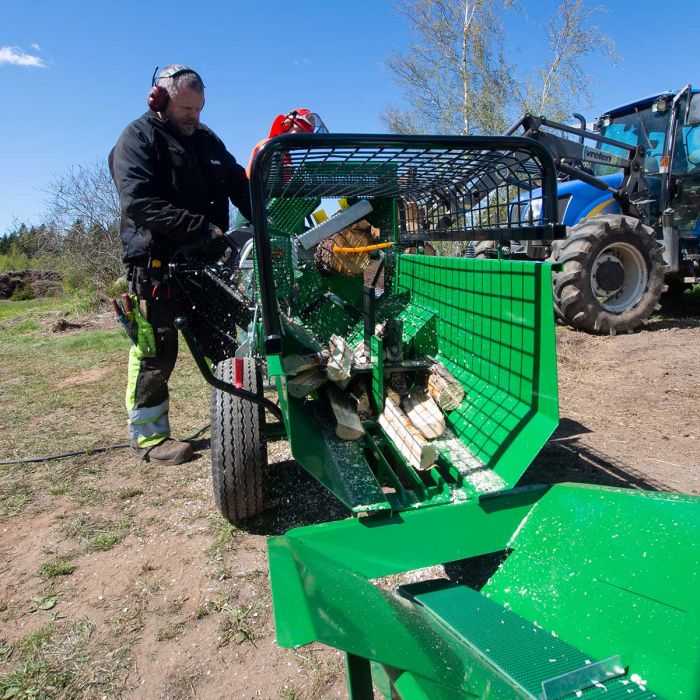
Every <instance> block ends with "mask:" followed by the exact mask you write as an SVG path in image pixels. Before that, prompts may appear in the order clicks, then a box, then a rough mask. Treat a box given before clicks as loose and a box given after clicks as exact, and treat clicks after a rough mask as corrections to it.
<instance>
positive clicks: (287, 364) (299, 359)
mask: <svg viewBox="0 0 700 700" xmlns="http://www.w3.org/2000/svg"><path fill="white" fill-rule="evenodd" d="M323 359H324V358H323V356H322V355H321V354H320V353H316V354H314V355H287V357H285V358H284V359H283V361H282V362H283V364H284V371H285V373H286V375H287V376H288V377H293V376H295V375H297V374H300V373H301V372H306V371H307V370H310V369H314V368H317V367H320V366H321V365H322V364H323Z"/></svg>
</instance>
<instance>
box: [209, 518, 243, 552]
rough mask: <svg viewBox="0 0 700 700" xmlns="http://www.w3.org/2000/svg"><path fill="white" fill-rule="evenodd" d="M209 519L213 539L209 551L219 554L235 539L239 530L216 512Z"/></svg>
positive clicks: (238, 534) (239, 532)
mask: <svg viewBox="0 0 700 700" xmlns="http://www.w3.org/2000/svg"><path fill="white" fill-rule="evenodd" d="M210 519H211V535H212V539H213V541H212V545H211V549H210V552H211V553H212V554H213V555H215V556H221V555H222V554H223V552H224V551H226V550H227V549H229V547H230V545H231V544H233V542H235V541H236V539H237V538H238V537H239V536H240V534H241V531H240V530H239V529H238V528H237V527H235V526H234V525H231V523H229V522H228V521H227V520H225V519H224V518H222V517H221V516H220V515H218V514H215V515H212V516H211V517H210Z"/></svg>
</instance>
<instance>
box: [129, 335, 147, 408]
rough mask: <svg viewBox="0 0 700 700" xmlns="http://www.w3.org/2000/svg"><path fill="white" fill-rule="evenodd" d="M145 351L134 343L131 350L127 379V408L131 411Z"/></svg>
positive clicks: (134, 401)
mask: <svg viewBox="0 0 700 700" xmlns="http://www.w3.org/2000/svg"><path fill="white" fill-rule="evenodd" d="M142 359H143V353H142V352H141V350H139V348H138V346H137V345H132V346H131V349H130V350H129V368H128V370H127V376H128V378H127V381H126V397H125V402H126V410H127V411H131V410H132V409H133V408H134V404H135V403H136V382H137V381H138V378H139V370H140V369H141V360H142Z"/></svg>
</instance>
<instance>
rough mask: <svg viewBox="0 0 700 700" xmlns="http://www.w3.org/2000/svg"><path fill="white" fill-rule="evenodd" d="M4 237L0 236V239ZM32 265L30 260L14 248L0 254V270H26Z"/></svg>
mask: <svg viewBox="0 0 700 700" xmlns="http://www.w3.org/2000/svg"><path fill="white" fill-rule="evenodd" d="M2 240H4V239H2V238H0V241H2ZM31 266H32V261H31V260H30V259H29V258H28V257H27V256H26V255H25V254H24V253H20V252H19V251H17V250H16V249H14V248H13V249H10V250H9V251H8V252H7V253H2V254H0V272H14V271H15V270H26V269H28V268H30V267H31Z"/></svg>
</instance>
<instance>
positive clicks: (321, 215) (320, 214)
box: [311, 209, 328, 224]
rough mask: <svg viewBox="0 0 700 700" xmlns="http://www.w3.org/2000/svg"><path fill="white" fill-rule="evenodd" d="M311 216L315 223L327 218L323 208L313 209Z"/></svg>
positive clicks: (320, 222)
mask: <svg viewBox="0 0 700 700" xmlns="http://www.w3.org/2000/svg"><path fill="white" fill-rule="evenodd" d="M311 216H313V218H314V221H315V222H316V224H322V223H323V222H324V221H327V220H328V214H326V212H325V211H323V209H319V210H318V211H315V212H314V213H313V214H312V215H311Z"/></svg>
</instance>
